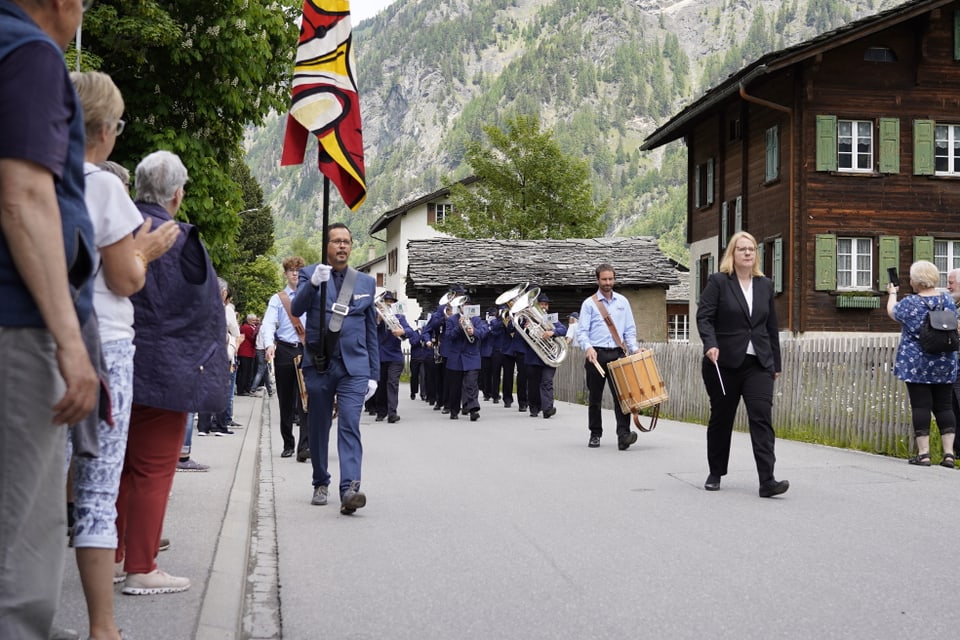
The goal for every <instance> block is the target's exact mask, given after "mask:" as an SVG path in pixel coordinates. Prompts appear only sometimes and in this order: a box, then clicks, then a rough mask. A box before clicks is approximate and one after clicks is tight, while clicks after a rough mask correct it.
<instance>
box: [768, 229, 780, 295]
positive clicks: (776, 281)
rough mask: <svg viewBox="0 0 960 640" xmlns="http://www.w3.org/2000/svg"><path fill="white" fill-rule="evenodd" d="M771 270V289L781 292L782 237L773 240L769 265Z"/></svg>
mask: <svg viewBox="0 0 960 640" xmlns="http://www.w3.org/2000/svg"><path fill="white" fill-rule="evenodd" d="M770 269H771V270H772V271H773V274H771V275H772V276H773V290H774V291H775V292H777V293H783V238H777V239H775V240H774V241H773V260H772V264H771V266H770Z"/></svg>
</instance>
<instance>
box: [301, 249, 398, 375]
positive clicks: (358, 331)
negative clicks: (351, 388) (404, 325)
mask: <svg viewBox="0 0 960 640" xmlns="http://www.w3.org/2000/svg"><path fill="white" fill-rule="evenodd" d="M316 267H317V265H315V264H311V265H308V266H306V267H304V268H303V269H301V270H300V280H299V282H298V283H297V294H296V295H295V296H294V298H293V301H292V302H291V304H290V310H291V312H292V313H293V315H295V316H299V315H301V314H303V313H306V314H307V327H306V329H307V343H308V344H313V343H316V342H317V341H318V340H319V338H320V304H321V300H320V289H319V288H318V287H314V286H313V285H312V284H310V276H312V275H313V271H314V269H316ZM376 288H377V283H376V281H375V280H374V279H373V278H372V277H370V276H369V275H367V274H365V273H359V274H357V284H356V286H355V287H354V289H353V296H352V297H351V298H350V303H349V306H350V310H349V311H348V312H347V315H346V317H345V318H344V319H343V325H342V326H341V327H340V355H341V357H342V358H343V366H344V368H346V370H347V372H348V373H349V374H350V375H351V376H366V377H367V378H368V379H370V380H379V379H380V344H379V342H378V340H377V310H376V307H374V306H373V297H374V294H375V293H376ZM335 289H336V287H335V286H334V285H333V276H331V277H330V281H329V282H327V300H326V316H325V320H326V324H327V326H330V318H331V316H332V315H333V303H335V302H336V301H337V292H336V291H335ZM312 366H313V362H312V360H311V359H310V358H304V360H303V367H304V368H307V367H312Z"/></svg>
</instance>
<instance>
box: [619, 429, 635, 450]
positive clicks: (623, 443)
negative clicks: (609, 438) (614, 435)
mask: <svg viewBox="0 0 960 640" xmlns="http://www.w3.org/2000/svg"><path fill="white" fill-rule="evenodd" d="M636 441H637V432H636V431H631V432H630V433H628V434H627V435H625V436H623V437H622V438H620V441H619V442H617V449H620V451H626V450H627V449H629V448H630V445H632V444H633V443H634V442H636Z"/></svg>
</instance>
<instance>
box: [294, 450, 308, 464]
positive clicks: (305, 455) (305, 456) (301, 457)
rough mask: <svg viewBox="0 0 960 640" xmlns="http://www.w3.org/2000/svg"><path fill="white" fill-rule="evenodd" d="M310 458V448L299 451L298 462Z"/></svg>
mask: <svg viewBox="0 0 960 640" xmlns="http://www.w3.org/2000/svg"><path fill="white" fill-rule="evenodd" d="M309 459H310V450H309V449H304V450H303V451H298V452H297V462H306V461H307V460H309Z"/></svg>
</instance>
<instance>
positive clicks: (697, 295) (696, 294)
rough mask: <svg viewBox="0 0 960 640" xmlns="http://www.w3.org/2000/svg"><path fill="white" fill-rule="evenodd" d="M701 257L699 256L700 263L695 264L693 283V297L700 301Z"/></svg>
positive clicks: (701, 288) (701, 287)
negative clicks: (694, 279)
mask: <svg viewBox="0 0 960 640" xmlns="http://www.w3.org/2000/svg"><path fill="white" fill-rule="evenodd" d="M702 274H703V258H700V263H699V264H697V272H696V274H695V276H696V282H695V283H694V285H693V292H694V299H695V300H696V301H697V302H700V292H701V291H703V278H702Z"/></svg>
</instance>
